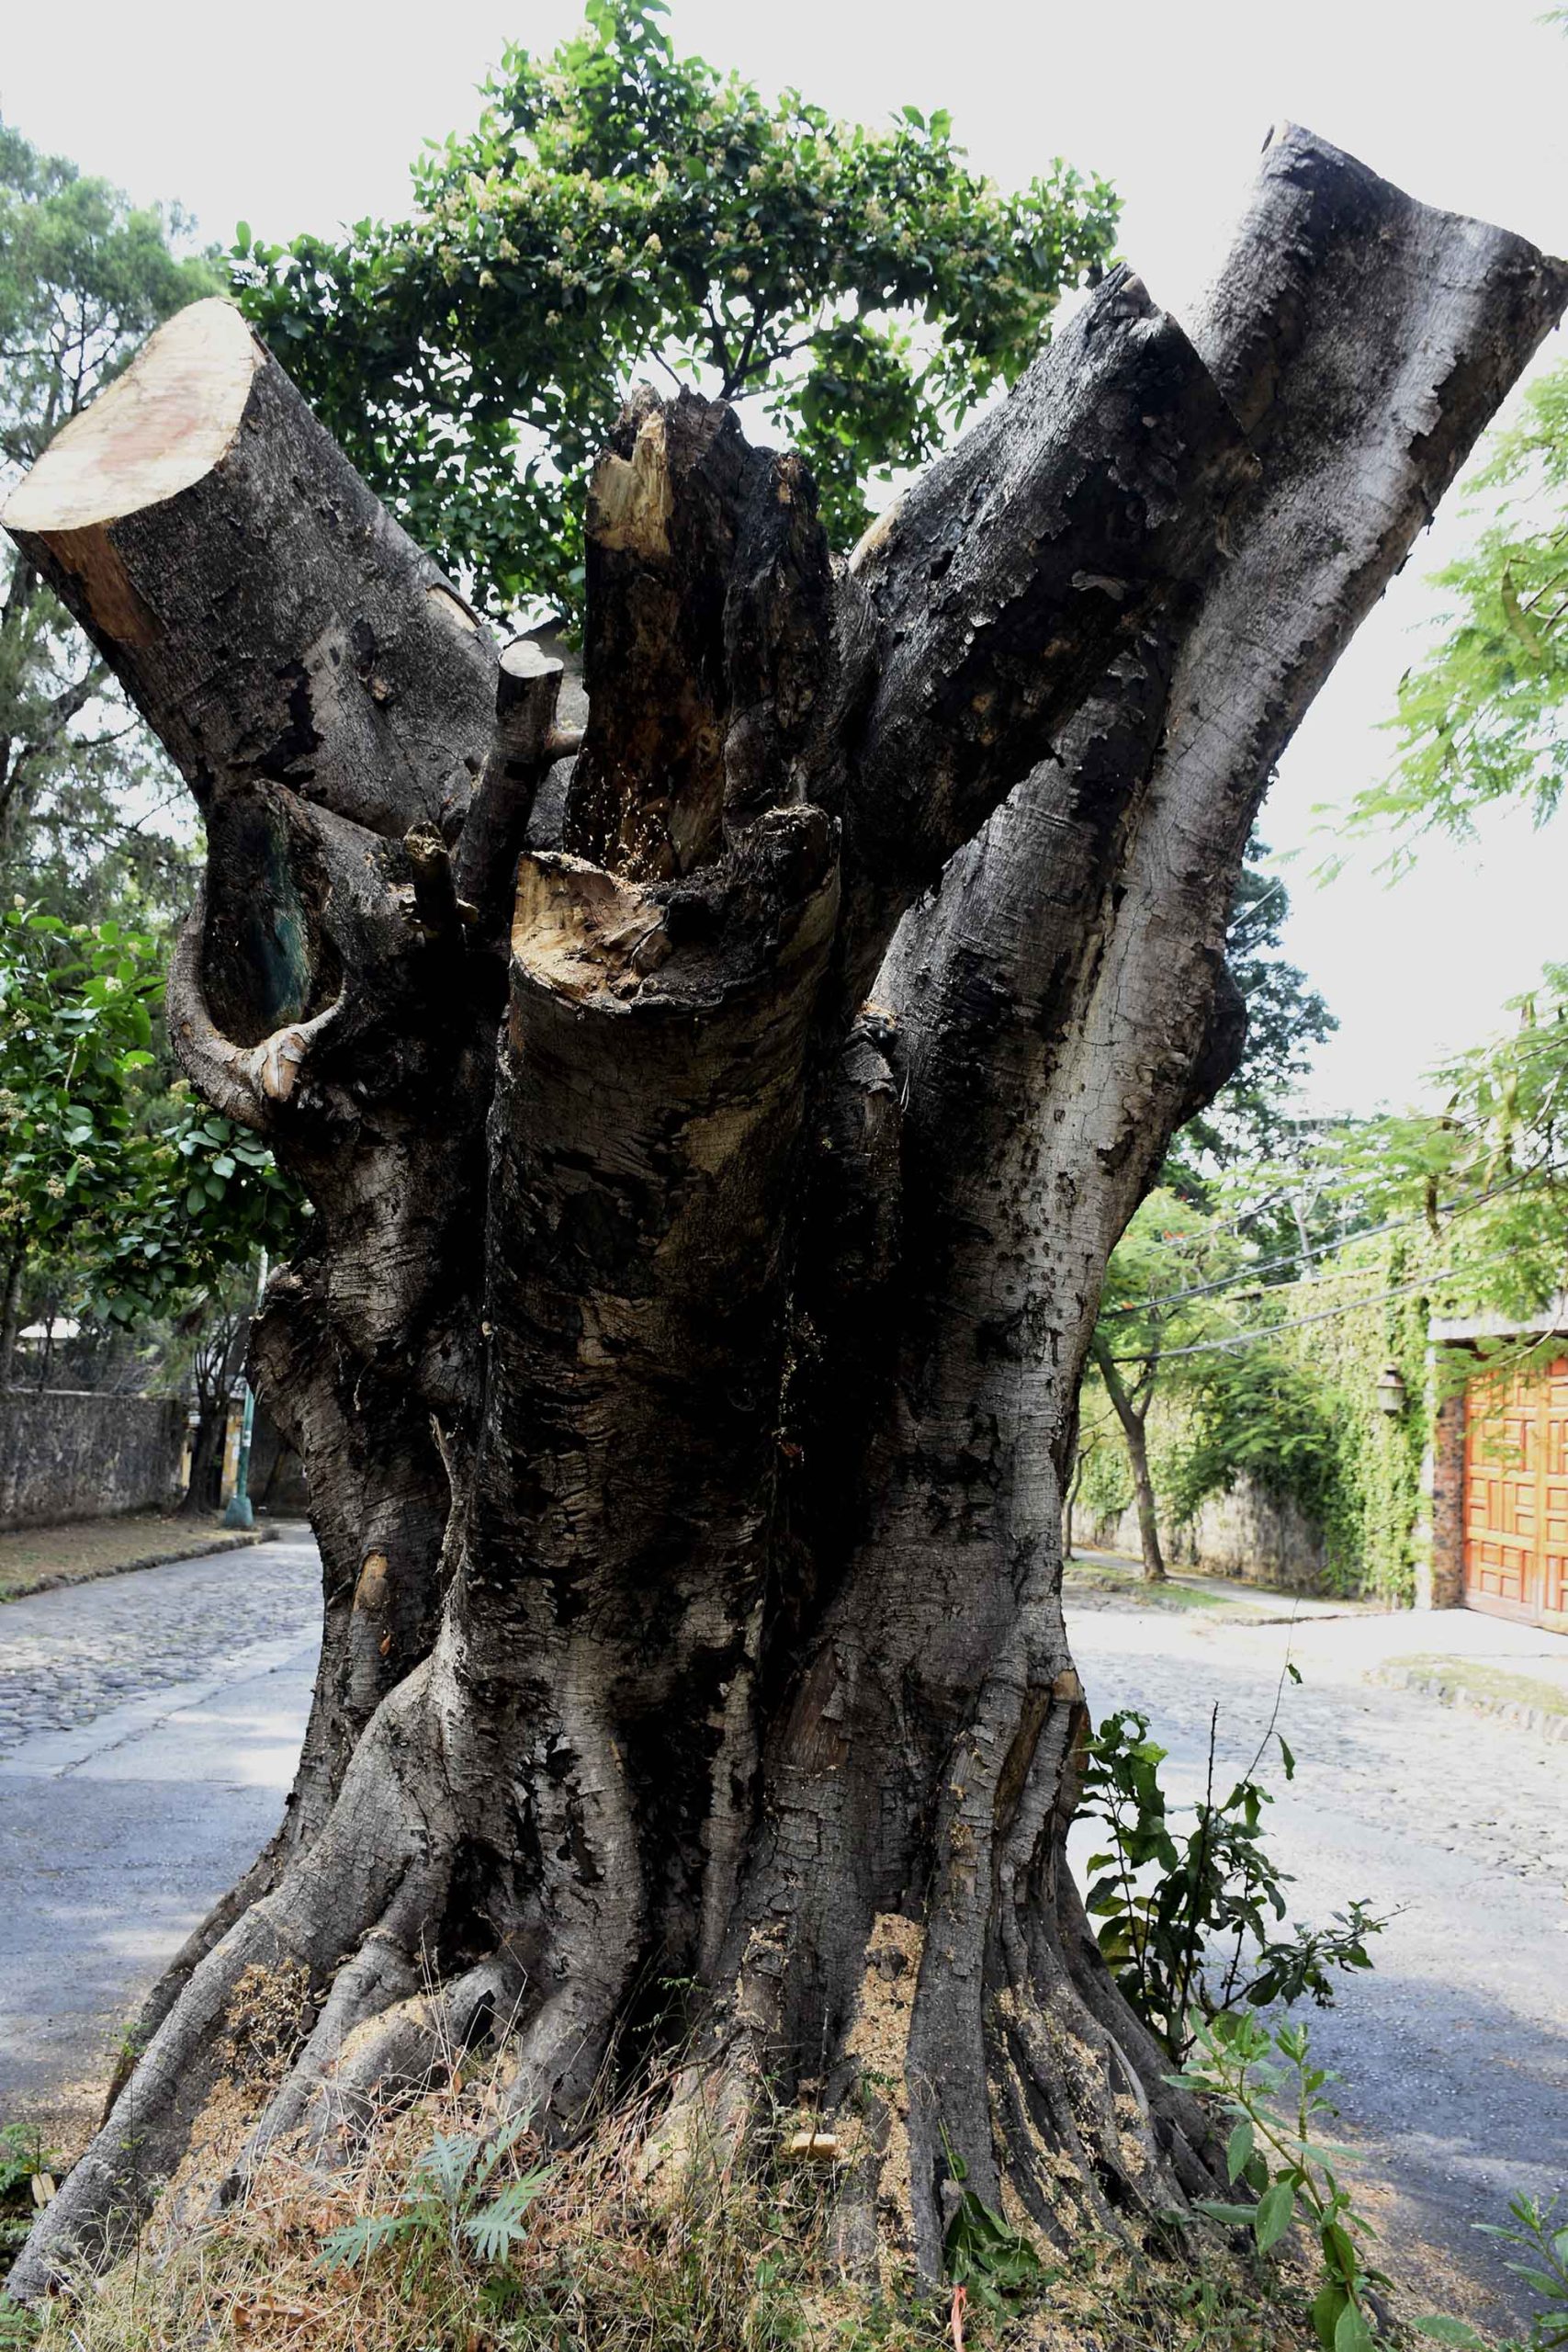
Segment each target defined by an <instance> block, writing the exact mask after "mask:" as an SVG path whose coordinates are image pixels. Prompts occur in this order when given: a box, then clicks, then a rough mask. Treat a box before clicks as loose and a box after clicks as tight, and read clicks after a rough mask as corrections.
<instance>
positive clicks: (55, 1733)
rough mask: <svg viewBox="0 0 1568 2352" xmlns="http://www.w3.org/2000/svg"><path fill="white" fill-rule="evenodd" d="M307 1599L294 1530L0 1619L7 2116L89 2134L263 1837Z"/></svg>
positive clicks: (60, 1594) (2, 2014)
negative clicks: (165, 1986) (120, 2065)
mask: <svg viewBox="0 0 1568 2352" xmlns="http://www.w3.org/2000/svg"><path fill="white" fill-rule="evenodd" d="M320 1629H321V1599H320V1566H319V1564H318V1560H317V1556H316V1548H315V1545H314V1544H313V1542H311V1541H310V1537H309V1535H308V1533H307V1532H305V1531H304V1530H302V1529H297V1530H294V1531H292V1532H291V1533H290V1535H289V1536H288V1537H286V1538H285V1539H284V1540H281V1541H278V1542H275V1543H271V1544H265V1545H264V1546H262V1547H261V1548H260V1549H259V1550H256V1551H253V1552H249V1553H244V1554H241V1555H228V1556H226V1557H218V1558H214V1557H212V1556H210V1555H209V1556H208V1557H206V1558H203V1559H197V1560H192V1561H182V1562H179V1563H177V1564H175V1565H173V1566H166V1567H161V1568H150V1569H147V1570H144V1571H142V1572H141V1573H138V1574H136V1575H133V1576H127V1577H115V1578H113V1579H111V1580H109V1581H108V1582H106V1583H100V1584H91V1585H86V1586H79V1587H76V1588H67V1589H61V1590H57V1591H53V1592H46V1593H39V1594H38V1595H36V1596H33V1597H31V1598H28V1599H24V1600H17V1601H13V1602H10V1603H8V1604H7V1605H6V1608H5V1609H4V1611H0V1886H3V1887H4V1889H5V1902H4V1905H0V2122H4V2121H6V2120H11V2119H12V2118H14V2117H15V2116H17V2114H19V2113H24V2112H28V2113H33V2112H36V2113H37V2114H38V2115H39V2118H40V2120H43V2121H44V2122H45V2123H46V2124H47V2126H48V2127H49V2129H50V2130H51V2131H52V2132H53V2133H54V2134H55V2135H56V2143H57V2144H62V2145H64V2146H67V2147H69V2146H70V2145H71V2144H72V2143H73V2142H79V2141H80V2140H81V2138H82V2137H84V2136H85V2130H86V2129H87V2128H88V2127H90V2125H91V2124H92V2122H93V2121H94V2120H96V2110H97V2108H98V2105H99V2104H100V2102H101V2100H102V2096H103V2089H104V2085H105V2083H106V2081H107V2075H108V2072H109V2069H110V2066H111V2065H112V2063H113V2054H114V2051H115V2048H116V2045H117V2043H118V2038H119V2034H120V2031H121V2030H122V2027H123V2025H124V2023H125V2020H126V2018H127V2017H128V2016H129V2015H130V2012H131V2011H132V2010H133V2009H134V2008H135V2006H136V2004H137V2002H138V2001H139V2000H140V1999H141V1996H142V1994H143V1993H144V1992H145V1991H146V1990H147V1988H148V1986H149V1985H151V1984H152V1980H153V1979H154V1977H155V1976H156V1975H157V1973H158V1971H159V1969H160V1968H161V1967H162V1966H163V1965H164V1962H166V1961H167V1960H169V1959H170V1958H172V1956H173V1955H174V1953H175V1951H178V1949H179V1947H180V1945H181V1944H182V1943H183V1942H184V1940H185V1939H186V1936H187V1935H188V1934H189V1932H190V1930H191V1929H192V1928H194V1927H196V1926H197V1924H198V1923H199V1921H200V1920H201V1918H202V1917H204V1915H205V1914H206V1912H207V1911H208V1909H209V1907H210V1905H212V1904H213V1903H214V1902H215V1901H216V1900H217V1898H218V1896H219V1895H220V1894H222V1893H223V1891H224V1889H225V1888H226V1887H228V1886H229V1885H231V1883H232V1882H233V1881H234V1880H235V1879H236V1878H237V1877H238V1876H239V1875H240V1873H241V1871H243V1870H244V1869H245V1867H246V1865H247V1864H248V1863H249V1862H250V1861H251V1860H253V1859H254V1856H255V1855H256V1853H257V1852H258V1851H259V1850H260V1849H261V1847H262V1846H263V1845H264V1844H265V1841H266V1839H267V1838H269V1837H270V1836H271V1834H272V1832H273V1830H274V1829H275V1828H276V1826H277V1822H278V1818H279V1815H280V1814H281V1812H282V1807H283V1800H284V1797H285V1795H286V1794H287V1792H288V1787H289V1784H290V1782H291V1781H292V1779H293V1774H294V1764H295V1758H296V1757H297V1755H298V1753H299V1740H300V1736H301V1734H302V1732H303V1729H304V1723H305V1714H306V1710H307V1708H308V1706H309V1703H310V1684H311V1679H312V1676H313V1673H314V1669H315V1660H316V1651H317V1647H318V1645H319V1642H320V1637H321V1636H320Z"/></svg>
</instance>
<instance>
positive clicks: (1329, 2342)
mask: <svg viewBox="0 0 1568 2352" xmlns="http://www.w3.org/2000/svg"><path fill="white" fill-rule="evenodd" d="M1349 2303H1350V2298H1349V2296H1348V2294H1347V2293H1346V2292H1345V2290H1344V2288H1343V2287H1325V2288H1324V2289H1323V2290H1322V2291H1321V2292H1320V2293H1319V2294H1318V2295H1317V2296H1316V2298H1315V2299H1314V2302H1313V2307H1312V2324H1313V2333H1314V2335H1315V2336H1316V2337H1317V2340H1318V2342H1319V2343H1320V2344H1321V2345H1322V2346H1323V2352H1334V2336H1335V2331H1336V2329H1337V2327H1338V2325H1339V2320H1340V2315H1341V2313H1342V2312H1346V2311H1347V2310H1348V2308H1349Z"/></svg>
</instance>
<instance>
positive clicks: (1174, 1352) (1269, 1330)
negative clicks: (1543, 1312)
mask: <svg viewBox="0 0 1568 2352" xmlns="http://www.w3.org/2000/svg"><path fill="white" fill-rule="evenodd" d="M1513 1254H1514V1253H1513V1251H1512V1250H1494V1251H1493V1253H1492V1255H1491V1256H1490V1257H1489V1258H1478V1259H1477V1260H1476V1261H1475V1262H1476V1264H1477V1265H1478V1266H1495V1265H1498V1264H1500V1263H1501V1262H1502V1261H1503V1260H1504V1259H1505V1258H1511V1257H1512V1256H1513ZM1457 1272H1459V1269H1458V1268H1457V1267H1453V1266H1449V1267H1445V1269H1444V1270H1443V1272H1441V1273H1438V1274H1423V1275H1422V1277H1421V1279H1420V1281H1419V1282H1414V1283H1400V1284H1399V1285H1398V1287H1397V1288H1396V1289H1393V1290H1385V1291H1380V1292H1379V1293H1378V1294H1377V1295H1376V1296H1374V1297H1372V1298H1352V1299H1347V1300H1346V1302H1345V1304H1344V1305H1343V1306H1324V1307H1320V1308H1319V1309H1318V1311H1317V1313H1316V1314H1315V1315H1298V1316H1295V1317H1292V1320H1291V1321H1290V1322H1288V1323H1261V1324H1258V1325H1257V1326H1256V1327H1255V1328H1254V1329H1252V1330H1250V1331H1235V1332H1233V1333H1232V1334H1231V1336H1230V1338H1229V1339H1225V1340H1193V1341H1192V1342H1191V1343H1190V1346H1188V1347H1185V1348H1164V1349H1162V1350H1161V1351H1160V1357H1159V1361H1160V1363H1171V1362H1173V1361H1174V1359H1175V1358H1176V1357H1178V1356H1207V1355H1213V1354H1216V1353H1217V1352H1220V1351H1229V1352H1231V1353H1232V1354H1241V1353H1244V1352H1245V1351H1246V1350H1247V1349H1248V1348H1255V1347H1258V1346H1260V1345H1261V1344H1262V1342H1263V1341H1264V1340H1272V1339H1277V1338H1278V1336H1279V1334H1280V1332H1281V1331H1304V1330H1305V1329H1306V1328H1307V1326H1308V1324H1309V1323H1332V1322H1333V1321H1334V1320H1335V1318H1336V1317H1337V1316H1341V1315H1359V1314H1361V1313H1362V1312H1363V1311H1364V1310H1365V1309H1366V1308H1368V1307H1370V1306H1387V1304H1388V1302H1389V1301H1390V1299H1394V1298H1411V1297H1413V1296H1414V1295H1415V1294H1416V1292H1417V1291H1421V1290H1431V1289H1432V1288H1434V1286H1435V1285H1436V1284H1437V1283H1445V1282H1451V1281H1452V1280H1453V1279H1454V1276H1455V1274H1456V1273H1457ZM1147 1361H1148V1359H1147V1357H1146V1356H1142V1355H1137V1356H1112V1357H1111V1363H1147Z"/></svg>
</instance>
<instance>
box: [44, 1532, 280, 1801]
mask: <svg viewBox="0 0 1568 2352" xmlns="http://www.w3.org/2000/svg"><path fill="white" fill-rule="evenodd" d="M288 1537H292V1538H293V1539H294V1540H292V1541H289V1540H283V1541H278V1542H274V1543H270V1544H254V1545H253V1546H251V1547H250V1548H249V1549H247V1550H244V1551H239V1552H225V1553H222V1554H220V1555H218V1556H217V1557H215V1558H204V1559H197V1560H194V1561H187V1560H178V1561H171V1562H170V1563H169V1564H168V1565H167V1566H164V1567H160V1568H142V1569H138V1570H137V1571H136V1572H135V1573H134V1574H132V1575H130V1576H122V1577H105V1578H104V1579H103V1580H102V1581H101V1582H97V1583H95V1584H94V1585H93V1586H92V1587H91V1589H85V1588H81V1587H70V1586H62V1587H60V1588H58V1589H55V1590H54V1591H51V1592H40V1593H33V1594H29V1595H28V1596H27V1597H25V1598H24V1599H22V1600H14V1601H9V1602H7V1603H6V1605H5V1606H4V1608H0V1756H3V1755H5V1754H6V1751H7V1750H8V1749H10V1748H13V1747H16V1746H17V1743H18V1741H20V1740H23V1739H26V1738H28V1737H29V1736H31V1735H32V1734H33V1733H35V1732H43V1731H56V1732H58V1731H72V1730H75V1729H77V1728H79V1727H80V1726H81V1725H83V1724H89V1723H91V1722H92V1721H93V1720H94V1718H95V1717H96V1716H97V1715H101V1714H102V1713H104V1712H105V1710H106V1709H107V1708H110V1707H116V1706H118V1705H120V1704H122V1703H123V1702H125V1701H126V1700H128V1699H140V1698H145V1697H147V1696H149V1695H150V1694H152V1693H153V1692H156V1691H165V1690H172V1689H173V1688H174V1687H175V1685H176V1684H178V1683H182V1682H188V1681H191V1680H192V1679H195V1678H197V1677H198V1676H200V1675H202V1674H204V1673H206V1672H207V1671H208V1670H209V1668H210V1667H211V1665H212V1664H213V1662H214V1660H215V1659H218V1658H221V1657H227V1656H229V1655H231V1653H233V1652H234V1651H237V1650H242V1649H245V1648H248V1647H249V1646H250V1645H252V1644H254V1643H256V1642H264V1641H269V1640H272V1639H274V1638H275V1637H276V1636H277V1635H279V1634H288V1633H290V1632H296V1631H299V1632H304V1631H308V1630H309V1629H310V1627H312V1626H313V1625H314V1624H315V1623H317V1621H318V1620H319V1618H320V1615H321V1594H320V1571H319V1569H318V1568H317V1566H316V1555H315V1547H314V1546H313V1544H310V1540H309V1531H308V1530H306V1529H304V1528H295V1529H288V1530H286V1531H285V1538H286V1539H287V1538H288Z"/></svg>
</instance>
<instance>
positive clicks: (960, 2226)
mask: <svg viewBox="0 0 1568 2352" xmlns="http://www.w3.org/2000/svg"><path fill="white" fill-rule="evenodd" d="M942 2148H943V2150H944V2152H945V2154H946V2157H947V2167H948V2170H949V2172H950V2173H951V2174H952V2176H953V2181H954V2182H955V2184H956V2185H957V2187H958V2188H959V2190H960V2192H961V2193H960V2196H959V2199H958V2203H957V2205H956V2207H955V2208H954V2211H953V2219H952V2221H951V2222H949V2223H948V2225H947V2237H946V2240H945V2242H944V2244H943V2248H942V2253H943V2267H944V2268H945V2270H946V2273H947V2276H948V2278H949V2279H950V2280H951V2281H952V2284H953V2288H954V2290H956V2295H957V2298H958V2300H956V2301H955V2304H954V2309H955V2310H956V2311H957V2312H959V2314H960V2315H962V2312H963V2311H964V2306H965V2304H966V2303H968V2302H976V2303H978V2304H980V2305H981V2306H982V2308H983V2309H985V2310H986V2311H987V2312H995V2313H998V2314H999V2313H1002V2312H1006V2311H1007V2309H1008V2307H1009V2298H1010V2297H1011V2296H1017V2295H1023V2294H1029V2293H1038V2292H1039V2290H1040V2289H1041V2288H1043V2287H1044V2286H1046V2285H1048V2284H1049V2282H1050V2280H1051V2279H1052V2278H1054V2277H1055V2276H1056V2275H1057V2274H1056V2273H1055V2272H1054V2271H1048V2270H1047V2269H1046V2268H1045V2266H1044V2265H1043V2262H1042V2261H1041V2259H1040V2256H1038V2254H1036V2252H1035V2250H1034V2248H1033V2246H1032V2245H1031V2244H1030V2242H1029V2240H1028V2239H1027V2238H1026V2237H1024V2236H1022V2235H1021V2233H1020V2232H1019V2231H1017V2230H1015V2229H1013V2228H1012V2227H1011V2226H1010V2223H1009V2222H1005V2221H1003V2219H1002V2217H1001V2215H1000V2214H999V2213H997V2212H994V2211H992V2209H991V2207H990V2206H989V2205H987V2203H986V2202H985V2200H984V2199H982V2198H980V2197H978V2196H977V2195H976V2192H975V2190H974V2189H972V2188H964V2182H965V2181H966V2180H967V2179H968V2177H969V2167H968V2165H966V2164H965V2163H964V2159H963V2157H962V2156H961V2155H959V2154H958V2153H957V2152H956V2150H955V2149H954V2148H953V2144H952V2143H951V2141H950V2140H949V2139H948V2136H947V2133H946V2132H945V2131H943V2133H942ZM958 2332H960V2333H961V2332H962V2331H961V2330H960V2331H958Z"/></svg>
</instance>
